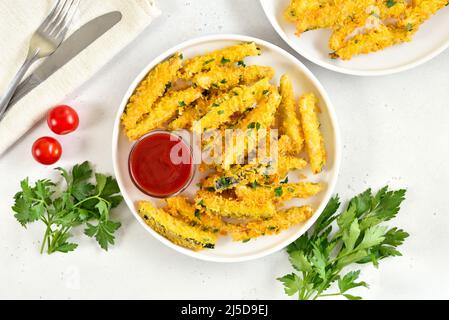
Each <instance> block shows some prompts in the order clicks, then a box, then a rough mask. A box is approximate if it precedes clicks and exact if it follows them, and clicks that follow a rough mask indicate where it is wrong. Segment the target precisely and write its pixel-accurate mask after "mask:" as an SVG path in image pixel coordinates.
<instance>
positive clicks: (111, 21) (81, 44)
mask: <svg viewBox="0 0 449 320" xmlns="http://www.w3.org/2000/svg"><path fill="white" fill-rule="evenodd" d="M120 20H122V14H121V12H119V11H113V12H109V13H106V14H104V15H102V16H99V17H97V18H94V19H92V20H90V21H89V22H87V23H86V24H84V25H83V26H82V27H80V28H79V29H78V30H77V31H75V32H74V33H73V34H72V35H71V36H70V37H68V38H67V39H66V40H65V41H64V42H63V43H62V44H61V46H60V47H59V48H58V50H56V51H55V53H53V54H52V55H51V56H49V57H48V58H47V59H46V60H45V61H44V62H43V63H42V64H41V65H40V66H39V67H38V68H37V69H36V70H35V71H34V72H33V73H32V74H31V75H30V76H29V77H28V78H26V79H25V80H23V81H22V83H21V84H20V85H19V86H18V87H17V90H16V92H15V94H14V96H13V98H12V100H11V102H10V104H9V107H8V109H9V108H10V107H11V106H13V105H14V104H15V103H17V102H18V101H19V100H20V99H22V98H23V97H24V96H25V95H27V94H28V93H29V92H30V91H31V90H33V89H34V88H36V87H37V86H39V85H40V84H41V83H42V82H44V81H45V80H46V79H48V78H49V77H50V76H51V75H52V74H53V73H55V72H56V71H57V70H59V69H60V68H61V67H63V66H64V65H65V64H66V63H68V62H69V61H70V60H72V59H73V58H74V57H75V56H77V55H78V54H79V53H80V52H82V51H83V50H84V49H86V48H87V47H88V46H89V45H91V44H92V43H93V42H95V40H97V39H98V38H100V37H101V36H102V35H103V34H105V33H106V32H107V31H108V30H110V29H111V28H112V27H113V26H115V25H116V24H117V23H119V22H120Z"/></svg>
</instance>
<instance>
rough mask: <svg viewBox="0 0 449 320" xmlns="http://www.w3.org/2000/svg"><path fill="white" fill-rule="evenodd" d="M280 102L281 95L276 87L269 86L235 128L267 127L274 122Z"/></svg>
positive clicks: (244, 129)
mask: <svg viewBox="0 0 449 320" xmlns="http://www.w3.org/2000/svg"><path fill="white" fill-rule="evenodd" d="M280 103H281V96H280V95H279V93H278V91H277V90H276V87H274V86H271V87H269V88H268V89H267V90H266V91H265V92H264V94H263V97H262V98H261V100H260V101H259V102H258V103H257V105H256V107H255V108H254V109H252V110H251V111H249V112H248V114H247V115H246V116H245V117H244V118H243V119H242V120H240V121H239V123H238V124H237V127H236V128H237V129H240V130H242V131H246V130H248V129H257V128H260V129H267V128H270V127H271V126H272V124H273V122H274V118H275V115H276V110H277V108H278V107H279V104H280Z"/></svg>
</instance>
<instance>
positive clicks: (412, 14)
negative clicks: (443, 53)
mask: <svg viewBox="0 0 449 320" xmlns="http://www.w3.org/2000/svg"><path fill="white" fill-rule="evenodd" d="M447 5H448V2H447V1H446V0H414V1H413V5H412V7H411V8H409V10H408V12H407V16H406V18H404V19H402V20H400V22H399V25H398V26H399V27H400V28H403V29H404V28H405V29H406V31H407V32H413V33H415V32H416V31H418V28H419V26H420V25H421V24H422V23H423V22H424V21H426V20H427V19H429V18H430V17H431V16H432V15H434V14H435V13H436V12H437V11H438V10H440V9H442V8H444V7H445V6H447Z"/></svg>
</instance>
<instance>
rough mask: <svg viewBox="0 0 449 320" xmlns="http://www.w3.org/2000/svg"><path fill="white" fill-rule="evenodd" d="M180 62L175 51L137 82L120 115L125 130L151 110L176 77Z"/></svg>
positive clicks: (178, 55)
mask: <svg viewBox="0 0 449 320" xmlns="http://www.w3.org/2000/svg"><path fill="white" fill-rule="evenodd" d="M181 63H182V58H181V55H180V54H178V53H177V54H175V55H174V56H173V57H171V58H169V59H168V60H166V61H164V62H162V63H160V64H158V65H157V66H156V67H155V68H154V69H153V70H151V71H150V73H149V74H148V75H147V77H146V78H145V79H144V80H143V81H142V82H141V83H140V84H139V86H138V87H137V89H136V91H135V92H134V94H133V95H132V96H131V98H129V102H128V105H127V106H126V109H125V112H124V113H123V115H122V124H123V126H124V128H125V129H126V130H130V129H133V128H134V127H135V126H136V124H137V122H138V121H139V120H140V119H141V118H142V117H143V116H144V115H145V114H147V113H149V112H150V111H151V109H152V107H153V104H154V103H155V102H156V100H157V99H158V98H160V97H162V96H163V95H164V93H165V91H166V88H167V86H169V85H171V83H172V82H173V81H174V80H175V79H176V74H177V72H178V70H179V69H180V68H181Z"/></svg>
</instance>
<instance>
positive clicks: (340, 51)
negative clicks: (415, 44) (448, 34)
mask: <svg viewBox="0 0 449 320" xmlns="http://www.w3.org/2000/svg"><path fill="white" fill-rule="evenodd" d="M447 3H448V2H447V1H446V0H291V2H290V5H289V6H288V7H287V9H286V10H285V13H284V16H285V18H286V19H287V20H288V21H290V22H292V23H294V24H295V25H296V34H297V35H298V36H299V35H301V34H302V33H304V32H306V31H309V30H314V29H322V28H326V29H332V30H333V33H332V35H331V38H330V40H329V46H330V48H331V49H332V50H333V52H332V53H331V54H330V56H331V57H332V58H340V59H342V60H350V59H351V58H352V57H353V56H355V55H359V54H366V53H370V52H375V51H379V50H383V49H385V48H387V47H390V46H393V45H396V44H399V43H403V42H408V41H411V40H412V38H413V35H414V34H415V33H416V32H417V31H418V29H419V27H420V25H421V24H422V23H424V22H425V21H426V20H428V19H429V18H430V17H431V16H432V15H433V14H435V13H436V12H437V11H438V10H440V9H442V8H444V7H445V6H447Z"/></svg>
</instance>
